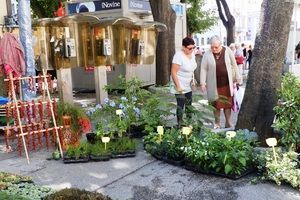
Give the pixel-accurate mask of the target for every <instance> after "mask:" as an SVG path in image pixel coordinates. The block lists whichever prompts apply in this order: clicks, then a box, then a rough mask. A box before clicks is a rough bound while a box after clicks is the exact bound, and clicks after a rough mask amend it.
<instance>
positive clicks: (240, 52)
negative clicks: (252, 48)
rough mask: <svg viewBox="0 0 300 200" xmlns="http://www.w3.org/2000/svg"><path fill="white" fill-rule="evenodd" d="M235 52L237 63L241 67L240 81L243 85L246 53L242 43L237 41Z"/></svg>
mask: <svg viewBox="0 0 300 200" xmlns="http://www.w3.org/2000/svg"><path fill="white" fill-rule="evenodd" d="M235 49H236V50H235V53H234V57H235V60H236V64H237V66H238V69H239V75H240V77H241V80H240V82H239V84H240V85H243V68H244V55H243V49H242V47H241V46H240V44H238V43H236V44H235Z"/></svg>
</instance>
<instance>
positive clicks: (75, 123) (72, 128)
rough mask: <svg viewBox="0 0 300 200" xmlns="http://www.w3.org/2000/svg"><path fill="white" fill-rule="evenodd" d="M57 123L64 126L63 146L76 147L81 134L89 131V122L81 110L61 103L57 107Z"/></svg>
mask: <svg viewBox="0 0 300 200" xmlns="http://www.w3.org/2000/svg"><path fill="white" fill-rule="evenodd" d="M57 123H58V125H62V126H64V130H63V132H64V141H63V142H64V146H68V145H70V144H71V145H78V144H79V139H80V138H81V136H82V133H87V132H89V131H90V129H91V124H90V120H89V119H88V117H87V116H86V114H85V112H84V111H83V109H81V108H80V107H78V106H75V105H72V104H70V103H66V102H62V101H60V102H59V103H58V106H57Z"/></svg>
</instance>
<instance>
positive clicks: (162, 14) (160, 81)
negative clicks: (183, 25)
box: [150, 0, 176, 85]
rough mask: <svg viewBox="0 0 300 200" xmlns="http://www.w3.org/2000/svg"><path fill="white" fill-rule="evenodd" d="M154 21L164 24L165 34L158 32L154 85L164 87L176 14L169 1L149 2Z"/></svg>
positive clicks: (173, 37) (167, 76)
mask: <svg viewBox="0 0 300 200" xmlns="http://www.w3.org/2000/svg"><path fill="white" fill-rule="evenodd" d="M150 5H151V9H152V15H153V18H154V21H158V22H161V23H164V24H165V25H166V26H167V31H166V32H160V33H159V35H158V39H157V48H156V84H157V85H166V84H167V83H168V82H169V79H170V69H171V63H172V58H173V55H174V53H175V22H176V13H175V12H174V10H173V9H172V8H171V4H170V0H164V1H157V0H150Z"/></svg>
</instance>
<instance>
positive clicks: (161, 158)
mask: <svg viewBox="0 0 300 200" xmlns="http://www.w3.org/2000/svg"><path fill="white" fill-rule="evenodd" d="M151 155H152V156H153V157H154V158H156V159H157V160H164V158H163V157H162V156H160V155H157V154H154V153H153V154H151Z"/></svg>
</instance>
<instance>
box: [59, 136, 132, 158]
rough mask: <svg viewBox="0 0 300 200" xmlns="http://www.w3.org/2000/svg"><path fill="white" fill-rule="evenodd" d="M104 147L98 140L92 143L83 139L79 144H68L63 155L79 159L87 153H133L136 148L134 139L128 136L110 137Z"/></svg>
mask: <svg viewBox="0 0 300 200" xmlns="http://www.w3.org/2000/svg"><path fill="white" fill-rule="evenodd" d="M106 148H107V149H105V144H104V143H102V142H100V141H97V142H96V143H94V144H90V143H87V142H85V141H84V142H82V143H80V145H79V146H72V145H70V146H69V147H68V149H67V150H66V153H65V156H66V157H68V158H72V159H80V158H87V157H88V156H89V155H92V156H110V155H111V154H124V153H128V152H131V153H133V152H135V150H136V140H135V139H131V138H128V137H121V138H116V139H112V140H110V142H109V143H107V147H106Z"/></svg>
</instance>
